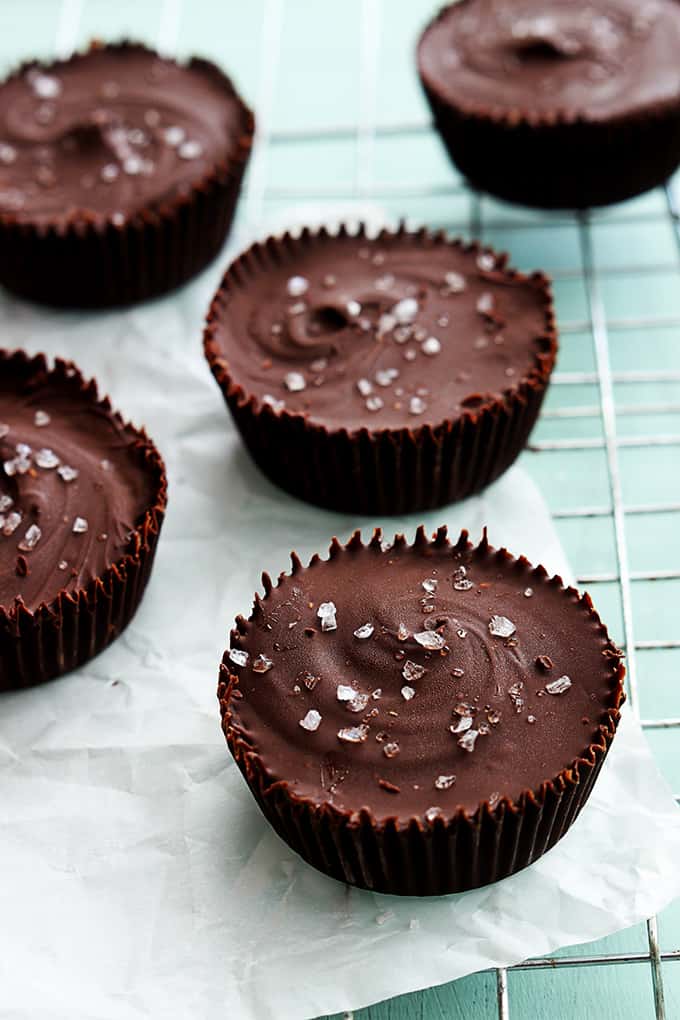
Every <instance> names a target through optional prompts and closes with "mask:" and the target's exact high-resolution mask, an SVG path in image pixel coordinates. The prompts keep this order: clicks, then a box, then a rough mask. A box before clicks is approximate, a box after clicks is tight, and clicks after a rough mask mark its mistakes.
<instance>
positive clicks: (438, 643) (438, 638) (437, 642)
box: [413, 630, 446, 650]
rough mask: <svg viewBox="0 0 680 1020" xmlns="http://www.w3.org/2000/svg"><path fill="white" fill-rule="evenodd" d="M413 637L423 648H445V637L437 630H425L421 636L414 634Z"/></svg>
mask: <svg viewBox="0 0 680 1020" xmlns="http://www.w3.org/2000/svg"><path fill="white" fill-rule="evenodd" d="M413 637H414V638H415V640H416V641H417V642H418V644H419V645H422V647H423V648H428V649H432V650H436V649H438V648H443V647H444V645H445V644H446V642H445V641H444V638H443V636H442V635H441V634H439V633H438V632H437V631H436V630H423V631H421V632H420V633H419V634H414V635H413Z"/></svg>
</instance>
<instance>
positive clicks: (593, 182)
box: [418, 7, 680, 209]
mask: <svg viewBox="0 0 680 1020" xmlns="http://www.w3.org/2000/svg"><path fill="white" fill-rule="evenodd" d="M448 10H449V8H448V7H444V8H443V9H442V10H441V11H440V12H439V14H438V15H437V16H436V18H435V19H434V20H433V21H432V22H431V23H430V24H429V25H428V26H427V27H426V28H425V30H424V31H423V33H422V35H421V37H420V40H419V43H418V73H419V76H420V81H421V85H422V87H423V91H424V92H425V96H426V98H427V101H428V103H429V105H430V109H431V111H432V116H433V118H434V126H435V128H436V129H437V131H438V132H439V134H440V136H441V139H442V142H443V143H444V146H445V148H446V150H447V152H448V154H449V157H450V158H451V161H452V163H453V164H454V165H455V166H456V167H457V168H458V170H460V172H461V173H462V174H463V175H464V176H465V177H466V178H467V180H468V181H469V183H470V184H471V185H472V186H473V187H474V188H478V189H480V190H482V191H487V192H489V194H491V195H495V196H497V197H498V198H501V199H503V200H505V201H507V202H515V203H518V204H520V205H526V206H530V207H535V208H540V209H587V208H590V207H592V206H602V205H610V204H612V203H615V202H623V201H625V200H626V199H629V198H633V197H634V196H636V195H639V194H642V193H643V192H645V191H650V190H651V189H653V188H656V187H658V186H659V185H661V184H663V183H664V182H665V181H667V180H668V178H669V177H670V176H671V175H672V174H673V173H674V172H675V170H676V169H677V168H678V165H680V102H678V103H676V104H673V105H671V106H669V105H659V106H658V107H654V108H650V109H649V110H647V111H645V112H642V113H639V112H635V113H630V114H627V115H621V116H615V117H611V118H609V119H608V120H606V121H600V122H594V121H588V120H587V119H585V117H583V116H572V117H567V116H564V115H560V114H557V113H556V114H539V113H536V112H534V111H531V110H513V111H512V112H511V113H510V112H506V113H504V112H502V111H496V110H490V109H485V108H482V107H479V108H476V109H474V110H471V109H467V108H463V107H462V106H461V107H458V106H456V105H455V104H454V103H452V102H451V101H450V100H448V99H447V98H446V97H445V96H443V95H442V94H441V93H440V92H439V91H438V90H437V87H436V84H435V83H434V82H432V81H430V80H428V78H427V76H426V74H425V72H424V71H423V65H422V61H421V59H420V49H421V47H422V46H423V42H424V39H425V35H426V34H427V32H428V31H429V30H430V29H431V28H432V26H433V25H435V24H436V23H437V22H438V21H440V20H442V19H443V18H444V17H445V16H446V14H447V12H448ZM641 154H644V155H641Z"/></svg>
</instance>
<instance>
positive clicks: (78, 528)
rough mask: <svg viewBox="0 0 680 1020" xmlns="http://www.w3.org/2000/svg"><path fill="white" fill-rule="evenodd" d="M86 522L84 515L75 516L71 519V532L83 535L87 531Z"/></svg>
mask: <svg viewBox="0 0 680 1020" xmlns="http://www.w3.org/2000/svg"><path fill="white" fill-rule="evenodd" d="M87 528H88V523H87V521H86V520H85V518H84V517H76V518H75V519H74V521H73V534H74V535H84V534H85V532H86V531H87Z"/></svg>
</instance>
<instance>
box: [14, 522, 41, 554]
mask: <svg viewBox="0 0 680 1020" xmlns="http://www.w3.org/2000/svg"><path fill="white" fill-rule="evenodd" d="M41 538H42V531H41V530H40V528H39V527H38V525H37V524H31V526H30V527H29V528H28V529H27V531H26V534H25V535H24V537H23V538H22V540H21V542H19V546H18V548H19V549H21V551H22V552H30V551H31V549H35V547H36V545H37V544H38V542H39V541H40V539H41Z"/></svg>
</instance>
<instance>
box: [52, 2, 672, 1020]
mask: <svg viewBox="0 0 680 1020" xmlns="http://www.w3.org/2000/svg"><path fill="white" fill-rule="evenodd" d="M184 2H185V0H163V2H162V4H161V8H160V19H159V26H158V31H157V38H156V43H157V46H158V48H159V49H160V50H161V51H162V52H166V53H170V54H172V53H173V52H175V51H176V49H177V44H178V41H179V30H180V22H181V17H182V9H183V5H184ZM85 3H86V0H61V8H60V16H59V21H58V28H57V38H56V41H55V52H56V54H57V55H59V56H62V55H68V54H69V53H70V52H71V51H72V50H73V49H74V47H75V44H76V41H77V35H78V25H79V22H80V19H81V16H82V12H83V9H84V6H85ZM381 6H382V0H362V3H361V26H360V32H359V36H358V38H359V45H360V96H361V100H360V110H359V116H358V118H357V120H356V121H355V122H353V123H349V122H348V123H345V124H335V125H331V126H326V127H324V128H323V130H314V131H305V130H300V131H275V130H272V129H270V117H271V111H272V106H273V99H274V96H275V89H276V81H277V73H278V66H279V57H280V53H281V41H282V28H283V19H284V9H285V0H264V15H263V22H262V25H263V27H262V40H261V51H260V80H259V86H258V90H257V96H256V98H255V103H254V105H255V109H256V111H257V117H258V137H257V144H256V146H255V150H254V153H253V158H252V161H251V166H250V170H249V173H248V181H247V191H246V198H245V209H246V216H247V219H248V221H249V222H250V223H252V224H257V223H258V222H259V221H260V220H261V217H262V213H263V211H264V203H265V201H266V200H271V199H289V200H291V201H293V200H298V201H303V200H310V199H329V200H330V199H344V200H351V199H355V200H357V201H359V200H364V201H365V200H367V199H373V200H378V201H379V200H380V199H383V200H385V199H391V200H394V199H399V200H402V201H403V202H404V210H405V212H406V211H407V210H408V201H409V200H410V199H414V198H435V197H448V196H455V195H464V194H468V195H470V199H471V201H470V208H471V212H470V216H469V219H468V222H467V223H461V224H457V226H459V227H462V228H464V229H467V230H468V231H469V233H470V235H471V236H473V237H476V238H479V239H481V238H482V236H483V223H482V207H481V199H480V197H479V196H478V195H476V194H474V193H473V192H471V191H470V190H469V189H468V188H467V187H466V186H465V185H463V184H458V183H456V182H452V183H451V185H438V186H431V187H423V188H420V187H414V186H413V185H403V186H401V185H396V186H395V185H382V184H381V185H378V186H377V185H375V184H374V181H373V179H372V164H373V152H374V143H375V142H376V140H380V139H386V138H400V139H402V140H403V141H404V142H405V143H408V144H411V145H414V144H417V143H418V140H419V139H421V138H423V136H425V135H427V134H428V133H430V132H432V131H433V127H432V125H431V123H430V122H429V121H425V120H423V121H414V122H410V123H393V124H389V125H384V124H383V125H379V124H376V118H375V99H376V82H377V61H376V54H377V52H378V44H379V35H380V24H381ZM338 140H347V141H354V142H355V143H356V149H357V162H356V173H355V179H354V180H353V181H351V182H348V184H347V186H346V187H333V188H324V187H322V186H320V187H318V188H315V189H310V188H304V189H296V188H281V187H276V186H275V185H270V184H268V182H267V173H266V163H267V156H268V151H269V148H270V147H272V146H277V145H282V144H287V145H290V144H294V143H296V142H299V143H307V144H309V143H314V142H318V143H323V142H327V141H338ZM668 220H670V224H671V226H672V230H673V233H674V237H675V241H676V244H677V247H678V253H679V255H680V204H679V203H678V201H677V199H676V197H675V195H674V194H673V191H672V189H671V188H670V187H669V186H667V187H666V188H665V189H664V207H663V211H661V212H652V213H639V212H633V211H631V212H630V213H627V214H623V215H618V216H617V219H616V222H617V223H618V224H624V223H627V224H631V225H632V224H635V223H651V222H654V221H657V222H663V221H668ZM564 224H571V225H574V224H576V225H577V227H578V233H579V242H580V253H581V258H582V266H581V267H576V268H573V269H572V268H569V269H562V270H557V271H555V272H552V273H551V275H552V277H553V279H556V280H558V279H567V278H576V279H580V280H582V281H583V284H584V287H585V292H586V297H587V308H588V316H587V318H586V320H585V321H579V322H560V324H559V327H560V334H561V335H562V336H568V335H569V334H575V333H588V334H589V335H590V338H591V342H592V348H593V354H594V358H595V365H596V370H595V371H594V372H557V373H555V374H554V375H553V378H552V385H553V386H559V387H573V386H577V385H582V384H594V385H596V386H597V389H598V395H599V400H598V403H597V404H596V405H592V406H583V405H579V406H574V407H563V408H559V409H555V410H546V411H544V412H543V419H544V420H545V419H546V418H561V419H567V420H569V419H572V420H573V419H578V418H584V417H589V418H598V419H599V420H600V423H601V425H602V438H592V439H591V438H574V439H556V440H535V441H533V442H532V443H531V446H530V450H531V451H532V453H534V454H536V455H540V456H541V457H549V456H550V454H551V453H553V452H555V451H562V450H575V451H578V450H592V449H602V450H604V451H605V454H606V463H607V481H608V490H609V502H608V503H606V504H603V505H599V506H578V507H571V508H564V509H557V510H554V511H553V517H555V518H557V519H565V518H579V519H582V520H583V521H584V527H585V526H587V525H586V523H585V522H587V521H588V520H593V519H597V518H608V519H610V520H611V522H612V524H613V530H614V537H615V547H616V570H615V571H613V572H611V573H597V574H595V573H592V574H584V575H581V576H579V577H578V578H577V581H578V583H579V584H596V583H604V582H610V583H615V584H616V585H617V586H618V590H619V593H620V598H621V606H622V616H623V635H624V641H623V644H624V648H625V651H626V662H627V671H628V674H627V686H628V693H629V704H630V707H631V708H632V710H633V712H634V714H635V716H636V718H637V719H638V720H639V721H640V723H641V725H642V727H643V729H645V730H658V729H671V728H673V729H678V730H680V717H677V718H670V717H669V718H651V719H641V718H640V710H639V691H638V673H637V664H636V653H637V651H638V650H640V649H673V648H680V635H677V636H673V635H669V636H668V637H667V638H665V639H663V640H648V641H641V640H636V638H635V633H634V621H633V606H632V593H631V582H632V581H654V580H676V579H678V580H680V570H667V571H661V570H654V571H651V570H649V571H635V572H633V571H631V569H630V566H629V552H628V547H627V542H626V533H625V517H626V515H632V514H636V515H649V514H655V513H672V514H678V525H679V526H680V502H668V503H664V502H657V503H649V504H632V505H631V504H626V503H624V499H623V493H622V486H621V471H620V465H619V450H621V449H622V448H624V447H638V448H653V447H660V446H673V447H676V446H677V447H679V448H680V435H669V434H650V435H641V436H628V437H626V436H619V435H618V434H617V420H616V419H617V415H623V416H625V415H632V414H641V413H643V414H664V413H678V412H680V405H678V404H673V403H651V404H649V403H648V404H635V405H634V406H633V405H631V406H626V405H624V406H621V405H619V406H617V405H616V403H615V398H614V385H615V384H616V383H628V384H635V383H639V384H645V383H654V382H680V370H679V371H623V372H614V371H613V370H612V364H611V358H610V345H609V333H610V330H611V329H616V330H617V331H621V330H638V329H645V328H653V327H664V328H674V327H675V328H678V329H679V330H680V317H668V316H667V317H664V316H659V317H649V318H626V319H608V318H607V315H606V311H605V305H604V301H603V298H602V293H601V283H600V279H601V277H602V276H603V275H605V274H606V275H607V276H614V275H616V274H618V273H621V274H630V273H636V274H638V275H640V276H645V275H651V274H656V273H660V272H669V271H672V272H675V273H680V270H679V267H678V265H677V264H675V263H672V264H668V263H659V264H658V265H649V264H645V265H635V264H626V265H619V266H612V267H605V268H600V269H597V268H596V266H595V259H594V255H593V242H592V230H591V224H592V217H591V215H590V214H589V213H584V214H581V215H579V216H577V217H574V216H569V215H568V214H566V213H565V214H563V215H562V216H550V217H546V218H545V219H536V218H531V219H527V220H526V221H522V220H520V219H518V218H516V217H513V219H512V220H509V221H508V222H507V223H503V222H502V221H501V220H495V221H494V228H501V229H502V228H503V227H512V228H515V229H516V228H525V229H535V230H537V231H538V230H550V229H552V228H554V227H555V226H558V225H564ZM678 282H679V284H680V279H679V281H678ZM679 463H680V462H679ZM676 800H677V801H678V802H680V793H678V794H676ZM647 943H648V951H647V952H623V953H602V954H597V955H591V956H582V955H578V956H577V955H574V956H555V957H547V958H534V959H530V960H526V961H525V962H524V963H521V964H517V965H516V966H514V967H510V968H507V969H506V968H499V969H497V970H496V972H495V973H496V1002H497V1017H498V1020H511V1015H512V1014H511V1000H510V994H509V990H508V972H509V971H536V970H559V969H563V968H570V969H572V968H578V967H602V966H610V965H629V964H649V967H650V971H651V988H652V994H653V998H654V1010H655V1016H656V1020H670V1017H669V1014H668V1013H667V1010H666V1004H665V996H664V982H663V972H662V963H671V962H680V949H672V950H665V951H664V950H662V949H661V948H660V946H659V936H658V925H657V918H656V917H650V918H649V919H648V921H647Z"/></svg>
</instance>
